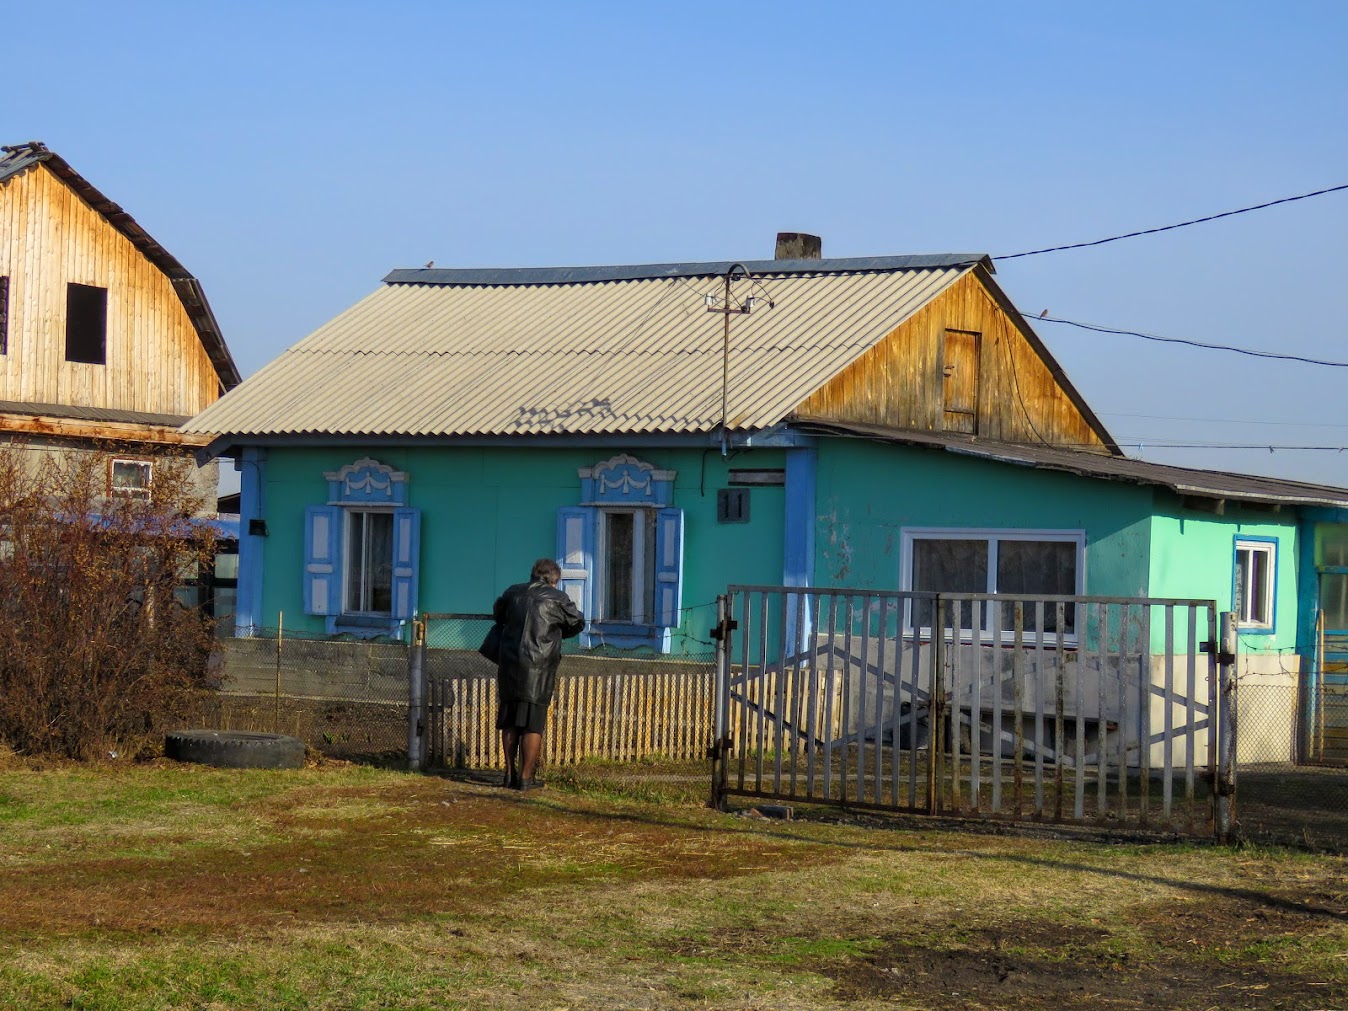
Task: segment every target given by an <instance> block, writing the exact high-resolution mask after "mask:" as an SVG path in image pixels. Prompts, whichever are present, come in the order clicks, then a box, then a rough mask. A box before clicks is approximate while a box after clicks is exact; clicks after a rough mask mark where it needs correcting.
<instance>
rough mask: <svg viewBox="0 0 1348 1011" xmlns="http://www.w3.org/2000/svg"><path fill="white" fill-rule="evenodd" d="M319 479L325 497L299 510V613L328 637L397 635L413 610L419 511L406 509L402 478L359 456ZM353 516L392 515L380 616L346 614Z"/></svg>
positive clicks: (378, 463)
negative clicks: (387, 582) (385, 605)
mask: <svg viewBox="0 0 1348 1011" xmlns="http://www.w3.org/2000/svg"><path fill="white" fill-rule="evenodd" d="M323 477H324V478H325V479H326V480H327V482H328V499H327V502H326V504H324V505H321V506H309V507H308V508H307V509H306V510H305V523H304V535H305V548H304V551H305V574H304V605H305V606H304V610H305V613H306V614H314V615H323V616H324V617H325V618H326V629H327V633H328V634H329V635H340V634H347V635H352V636H355V637H356V638H358V639H373V638H375V637H377V636H398V635H401V633H402V629H403V626H404V625H406V623H407V622H408V621H409V620H410V619H411V618H412V617H413V616H415V614H416V611H417V583H418V567H419V561H420V543H421V533H420V531H421V513H420V510H417V509H413V508H409V507H408V505H407V499H408V481H407V474H406V473H404V472H403V471H399V470H395V469H394V468H393V467H390V466H388V465H387V464H383V463H380V462H379V461H378V460H375V459H372V458H370V457H363V458H362V459H359V460H356V461H355V462H353V463H349V464H347V465H346V466H344V467H342V468H340V469H339V470H335V471H327V472H325V473H324V475H323ZM353 513H389V514H391V515H392V516H393V531H392V538H393V542H392V545H391V550H392V552H393V557H392V579H393V585H392V591H391V592H392V601H391V609H390V610H389V611H388V612H387V613H386V612H382V611H380V612H365V611H348V610H346V603H347V597H348V589H349V580H350V578H351V559H350V558H349V557H348V545H349V532H350V523H351V516H352V514H353Z"/></svg>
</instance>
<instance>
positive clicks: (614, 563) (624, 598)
mask: <svg viewBox="0 0 1348 1011" xmlns="http://www.w3.org/2000/svg"><path fill="white" fill-rule="evenodd" d="M604 519H605V527H606V534H607V546H608V554H607V557H606V558H605V559H604V566H605V570H604V586H605V593H604V617H605V618H609V619H611V620H613V621H631V620H632V566H633V562H634V558H635V547H636V545H635V543H634V536H633V535H634V530H633V523H632V521H633V519H634V517H633V515H632V514H631V513H616V512H615V513H607V514H605V517H604Z"/></svg>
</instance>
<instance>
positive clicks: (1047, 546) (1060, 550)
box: [997, 540, 1077, 634]
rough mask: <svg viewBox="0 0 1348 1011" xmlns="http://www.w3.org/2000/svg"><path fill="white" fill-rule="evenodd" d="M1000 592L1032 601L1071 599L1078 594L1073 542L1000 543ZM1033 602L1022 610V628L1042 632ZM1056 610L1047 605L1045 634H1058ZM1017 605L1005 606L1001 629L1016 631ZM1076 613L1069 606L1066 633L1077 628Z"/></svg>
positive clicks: (1066, 614)
mask: <svg viewBox="0 0 1348 1011" xmlns="http://www.w3.org/2000/svg"><path fill="white" fill-rule="evenodd" d="M997 592H998V593H1014V594H1017V595H1018V596H1025V597H1033V596H1035V595H1037V594H1052V595H1054V596H1071V595H1072V594H1074V593H1076V592H1077V546H1076V543H1075V542H1073V541H1019V540H1016V541H1012V540H1003V541H998V542H997ZM1036 610H1037V608H1036V607H1035V605H1034V603H1033V601H1030V602H1027V603H1026V604H1025V606H1024V608H1023V609H1022V612H1021V614H1022V626H1021V627H1022V628H1023V629H1024V630H1025V631H1027V632H1037V631H1039V629H1038V627H1037V621H1036V617H1035V612H1036ZM1057 611H1058V609H1057V607H1055V606H1054V605H1052V604H1045V605H1044V628H1043V631H1045V632H1056V631H1057V630H1058V617H1057ZM1015 616H1016V615H1015V605H1014V604H1003V605H1002V627H1003V628H1004V629H1006V630H1007V631H1011V630H1012V629H1013V628H1014V627H1015ZM1075 618H1076V611H1075V608H1073V607H1072V606H1071V605H1068V606H1067V607H1066V608H1065V610H1064V612H1063V621H1064V624H1065V625H1066V626H1067V627H1066V628H1064V629H1063V631H1064V632H1067V633H1069V634H1070V633H1072V632H1073V631H1075V628H1076V621H1075Z"/></svg>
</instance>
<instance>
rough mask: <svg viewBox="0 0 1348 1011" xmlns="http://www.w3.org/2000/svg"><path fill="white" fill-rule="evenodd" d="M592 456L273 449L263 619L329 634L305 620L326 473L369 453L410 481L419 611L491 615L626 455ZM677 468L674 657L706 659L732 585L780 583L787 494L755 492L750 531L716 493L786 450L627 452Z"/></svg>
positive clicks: (266, 623)
mask: <svg viewBox="0 0 1348 1011" xmlns="http://www.w3.org/2000/svg"><path fill="white" fill-rule="evenodd" d="M623 451H624V450H623V449H621V448H618V449H614V450H611V451H609V450H602V451H601V450H592V449H573V448H566V449H555V450H548V449H483V448H451V447H442V448H430V447H427V448H391V449H372V448H358V449H345V450H343V449H332V448H282V449H271V450H270V451H269V453H268V462H267V467H266V484H265V488H264V490H263V504H262V511H263V515H264V517H265V518H266V521H267V528H268V537H267V538H266V541H265V549H264V578H263V590H262V595H263V600H262V605H261V607H260V609H259V615H258V622H259V625H261V626H263V627H274V626H275V625H276V623H277V620H278V614H279V612H282V611H284V613H285V626H286V628H288V629H293V630H297V631H306V632H315V633H317V632H321V631H322V629H323V619H322V618H319V617H312V616H309V615H305V614H304V613H303V598H302V580H301V571H302V568H303V560H304V559H303V525H304V510H305V507H306V506H309V505H314V504H318V503H321V502H324V501H326V497H327V482H326V481H325V479H324V477H323V474H324V472H325V471H332V470H337V469H339V468H341V467H342V466H344V465H345V464H348V463H351V462H352V461H354V460H356V459H359V458H360V457H363V456H370V457H373V458H374V459H376V460H378V461H380V462H381V463H385V464H388V465H390V466H392V467H395V468H397V469H398V470H402V471H405V472H407V473H408V475H409V477H408V501H409V504H410V505H411V506H414V507H416V508H418V509H420V510H421V516H422V521H421V522H422V526H421V569H420V594H419V596H420V601H419V605H420V606H419V609H420V610H421V611H422V612H445V611H449V612H459V613H472V612H479V613H480V612H486V611H489V610H490V609H491V605H492V601H493V600H495V598H496V596H497V595H498V594H499V593H500V592H501V590H502V589H504V588H505V587H506V586H508V585H510V584H511V583H515V582H519V581H521V580H523V579H525V578H527V577H528V574H529V567H530V566H531V565H532V563H533V561H534V560H535V559H536V558H539V557H543V556H546V557H554V556H555V555H556V551H557V545H556V536H557V535H556V531H557V510H558V508H560V507H562V506H574V505H576V504H577V503H578V501H579V495H580V477H579V474H578V471H579V469H580V468H582V467H590V466H593V465H594V464H596V463H598V462H600V461H601V460H605V459H608V458H609V457H611V456H614V455H616V454H617V453H619V452H623ZM629 452H631V455H633V456H636V457H638V458H640V459H642V460H645V461H647V462H649V463H652V464H654V465H655V466H656V467H657V468H659V469H664V470H675V471H676V472H677V477H676V480H675V486H674V503H673V504H674V506H675V507H676V508H679V509H682V510H684V536H685V546H684V583H683V604H684V620H683V623H682V625H681V627H680V630H679V633H677V634H676V635H675V636H674V647H673V648H674V651H675V652H683V653H705V652H709V651H710V649H711V647H710V646H708V645H705V644H704V643H703V642H700V641H697V640H708V635H707V633H708V631H709V629H710V628H711V625H712V623H713V621H714V615H715V600H716V596H717V594H719V593H723V592H724V591H725V588H726V586H727V585H729V584H730V583H734V582H754V583H774V584H775V583H778V582H780V581H781V578H782V552H783V538H784V521H783V505H784V501H783V495H784V493H783V489H782V488H780V487H754V488H752V489H751V490H750V518H749V522H748V523H738V524H721V523H717V520H716V492H717V489H719V488H723V487H726V486H727V482H728V477H729V475H728V471H729V469H730V467H731V466H734V467H755V468H781V467H783V466H784V465H785V463H784V459H785V458H784V455H783V453H782V451H781V450H745V451H741V452H739V453H737V454H735V455H734V456H733V457H732V458H731V459H730V460H723V459H722V457H721V455H720V453H719V452H715V451H708V452H704V451H702V450H696V449H675V450H669V449H663V450H642V451H635V452H634V451H629Z"/></svg>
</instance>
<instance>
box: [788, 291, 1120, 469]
mask: <svg viewBox="0 0 1348 1011" xmlns="http://www.w3.org/2000/svg"><path fill="white" fill-rule="evenodd" d="M794 413H795V416H796V417H798V418H812V419H817V420H821V421H837V422H856V423H861V424H868V425H884V426H889V427H893V428H900V429H909V430H915V431H924V432H958V433H962V434H966V435H972V436H975V437H977V438H980V439H988V440H991V441H996V442H1009V443H1030V444H1035V445H1052V446H1061V447H1070V448H1074V449H1083V450H1087V451H1092V452H1100V453H1117V452H1118V450H1117V448H1116V447H1115V446H1114V444H1113V441H1112V439H1110V437H1109V434H1108V432H1106V431H1105V429H1104V426H1103V425H1101V424H1100V422H1099V420H1098V419H1097V418H1095V416H1094V414H1092V413H1091V411H1090V408H1089V407H1087V406H1086V404H1085V402H1084V401H1083V400H1082V399H1081V397H1080V395H1079V394H1077V392H1076V391H1075V390H1074V389H1073V388H1072V386H1071V384H1070V383H1069V382H1068V381H1067V378H1066V376H1065V375H1063V373H1062V370H1061V369H1060V368H1059V367H1058V366H1057V363H1056V362H1054V361H1053V359H1052V356H1051V355H1049V353H1048V351H1047V349H1045V348H1044V347H1043V345H1042V344H1040V343H1039V341H1038V338H1036V337H1035V336H1034V334H1033V331H1031V330H1030V329H1029V327H1028V326H1026V325H1025V324H1024V323H1023V321H1022V320H1021V319H1020V317H1019V315H1018V314H1016V313H1015V310H1014V309H1011V308H1010V307H1009V304H1008V303H1007V302H1006V299H1005V296H1004V295H1002V293H1001V290H1000V289H999V288H998V287H997V286H996V284H995V282H993V281H992V279H991V277H990V276H989V275H988V274H987V272H986V271H984V270H982V269H981V268H979V269H975V270H971V271H969V272H968V273H966V274H965V275H964V276H963V277H961V278H959V279H958V280H956V281H955V282H954V283H953V284H951V285H950V286H949V287H947V288H946V289H945V290H944V291H942V292H940V293H939V294H938V295H936V296H935V297H934V298H933V299H932V300H931V301H930V302H928V303H927V304H926V305H925V306H923V307H922V308H921V309H919V310H918V311H917V312H915V313H914V314H913V315H912V316H911V317H909V318H908V319H906V320H905V321H904V322H902V323H901V324H899V325H898V326H897V327H895V328H894V330H893V331H891V332H890V333H889V335H888V336H886V337H885V338H884V339H882V340H881V341H880V342H879V343H878V344H876V346H875V347H873V348H871V349H870V350H869V351H867V352H866V353H865V354H864V355H862V356H861V357H860V358H858V359H857V360H856V361H855V362H853V363H852V364H851V365H850V366H848V367H847V368H846V369H844V370H843V371H842V372H841V373H839V374H838V375H837V376H836V377H834V378H833V379H832V380H830V381H829V382H828V383H827V384H825V385H824V386H823V387H821V388H820V389H819V390H817V391H815V392H814V393H813V394H811V395H810V396H809V397H808V398H807V399H806V400H805V401H803V402H802V403H801V404H800V405H799V406H798V407H797V408H796V410H795V412H794Z"/></svg>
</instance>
